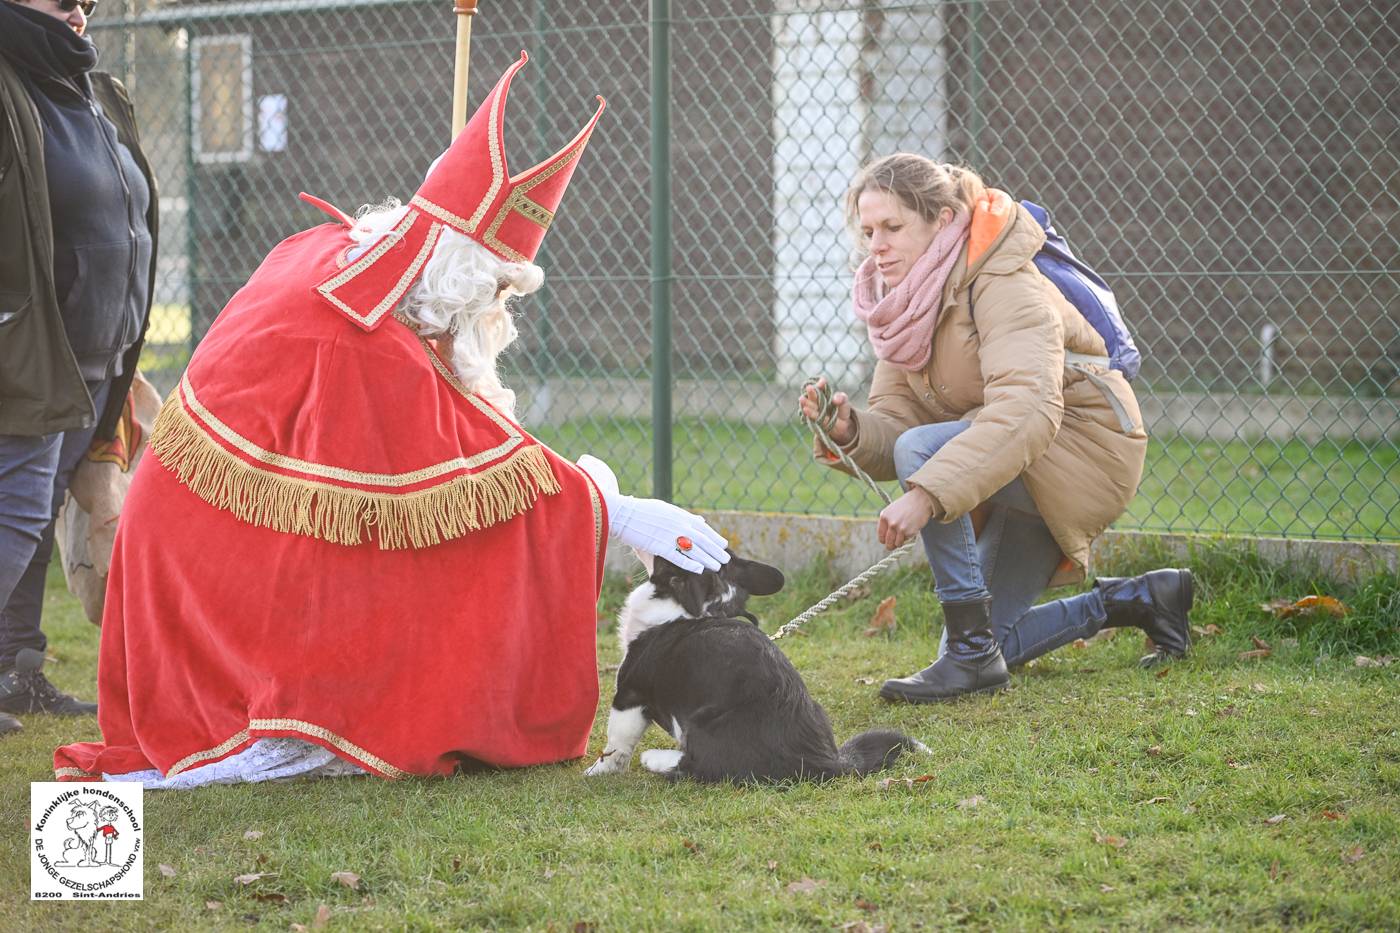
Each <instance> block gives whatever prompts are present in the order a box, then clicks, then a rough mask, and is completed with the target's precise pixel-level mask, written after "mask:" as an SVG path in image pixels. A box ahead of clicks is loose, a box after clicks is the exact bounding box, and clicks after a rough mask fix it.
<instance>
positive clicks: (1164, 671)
mask: <svg viewBox="0 0 1400 933" xmlns="http://www.w3.org/2000/svg"><path fill="white" fill-rule="evenodd" d="M1171 672H1172V669H1171V668H1170V667H1164V668H1162V669H1161V670H1159V671H1158V672H1157V673H1155V674H1153V675H1152V676H1153V677H1156V678H1157V679H1158V680H1161V679H1162V678H1163V677H1166V676H1167V675H1168V674H1170V673H1171Z"/></svg>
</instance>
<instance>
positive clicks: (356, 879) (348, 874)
mask: <svg viewBox="0 0 1400 933" xmlns="http://www.w3.org/2000/svg"><path fill="white" fill-rule="evenodd" d="M331 880H332V881H335V882H338V883H340V884H343V885H345V886H346V887H347V888H350V889H351V890H352V891H358V890H360V876H359V875H357V874H355V873H354V872H353V871H333V872H331Z"/></svg>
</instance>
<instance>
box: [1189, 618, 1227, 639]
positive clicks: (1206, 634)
mask: <svg viewBox="0 0 1400 933" xmlns="http://www.w3.org/2000/svg"><path fill="white" fill-rule="evenodd" d="M1191 631H1192V632H1194V633H1195V634H1196V637H1197V638H1211V637H1214V636H1216V635H1219V634H1220V626H1218V625H1216V624H1215V623H1214V622H1212V623H1210V624H1209V625H1207V626H1206V627H1205V628H1202V627H1201V626H1199V625H1193V626H1191Z"/></svg>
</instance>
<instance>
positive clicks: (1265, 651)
mask: <svg viewBox="0 0 1400 933" xmlns="http://www.w3.org/2000/svg"><path fill="white" fill-rule="evenodd" d="M1271 654H1273V651H1272V650H1271V649H1269V648H1255V649H1254V650H1253V651H1241V652H1240V653H1239V659H1240V660H1241V661H1257V660H1259V659H1260V658H1267V657H1268V656H1269V655H1271Z"/></svg>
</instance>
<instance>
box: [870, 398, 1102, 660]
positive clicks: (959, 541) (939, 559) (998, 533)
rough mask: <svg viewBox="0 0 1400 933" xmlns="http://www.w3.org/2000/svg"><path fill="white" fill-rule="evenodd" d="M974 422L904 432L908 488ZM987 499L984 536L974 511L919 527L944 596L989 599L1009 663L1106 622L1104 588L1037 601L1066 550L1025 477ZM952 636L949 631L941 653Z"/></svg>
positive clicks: (899, 453)
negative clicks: (988, 510) (976, 526)
mask: <svg viewBox="0 0 1400 933" xmlns="http://www.w3.org/2000/svg"><path fill="white" fill-rule="evenodd" d="M970 426H971V425H970V424H969V423H968V422H966V421H953V422H946V423H942V424H926V425H921V426H919V427H917V428H910V429H909V430H908V431H905V432H904V433H903V434H901V435H900V436H899V440H898V441H897V442H896V443H895V446H894V466H895V472H896V474H897V475H898V476H899V481H900V483H901V485H904V486H905V487H906V488H907V485H908V484H907V482H906V481H907V480H908V479H909V477H910V476H912V475H913V474H914V473H915V472H917V471H918V469H919V468H920V467H922V466H923V465H924V464H925V463H927V462H928V461H929V460H930V459H932V457H933V456H934V454H936V453H938V451H939V449H940V448H942V447H943V445H944V444H946V443H948V442H949V441H950V440H952V439H953V438H954V437H957V436H958V435H959V434H961V433H962V432H963V431H966V430H967V429H968V428H969V427H970ZM987 503H988V504H989V505H990V506H991V515H990V516H989V518H988V520H987V524H986V526H985V527H984V528H983V529H982V535H981V537H978V536H977V535H976V534H974V532H973V529H972V519H971V518H970V517H968V516H967V515H963V516H961V517H960V518H957V519H955V520H954V521H951V522H947V523H944V522H940V521H937V520H934V521H931V522H929V523H928V524H927V525H925V526H924V528H923V530H922V531H921V532H920V533H919V536H920V537H921V538H922V539H923V544H924V554H925V555H926V556H927V557H928V562H929V566H930V567H931V568H933V580H934V588H935V590H936V591H937V593H938V599H939V601H940V602H966V601H971V600H984V599H990V600H991V610H990V612H991V621H992V633H993V635H994V636H995V637H996V640H997V642H998V643H999V644H1000V645H1001V651H1002V655H1003V656H1004V657H1005V658H1006V663H1007V664H1010V665H1015V664H1024V663H1025V662H1027V661H1029V660H1031V659H1032V658H1037V657H1039V656H1040V655H1042V654H1045V653H1046V652H1047V651H1051V650H1053V649H1055V648H1058V647H1060V646H1061V645H1067V644H1069V643H1070V642H1072V641H1074V640H1075V639H1077V638H1087V637H1088V636H1089V635H1092V634H1094V633H1095V632H1097V631H1098V630H1099V629H1100V628H1102V627H1103V623H1104V621H1105V619H1106V618H1107V613H1106V612H1105V610H1104V605H1103V599H1102V598H1101V597H1100V596H1099V593H1098V590H1091V591H1090V592H1088V593H1083V594H1081V595H1079V596H1071V597H1069V598H1068V599H1059V600H1055V601H1054V602H1049V603H1044V604H1042V605H1039V606H1036V605H1034V603H1035V601H1036V600H1037V599H1039V598H1040V595H1041V594H1042V593H1044V592H1045V589H1046V587H1047V586H1048V585H1049V584H1050V578H1051V577H1052V576H1053V575H1054V573H1055V568H1056V567H1058V566H1059V563H1060V559H1061V557H1062V554H1061V552H1060V546H1059V544H1057V543H1056V542H1055V538H1054V536H1053V535H1051V534H1050V529H1049V528H1047V527H1046V525H1045V522H1044V521H1043V520H1042V519H1041V517H1040V512H1039V511H1037V509H1036V507H1035V501H1034V500H1032V499H1031V496H1030V493H1029V492H1027V491H1026V485H1025V483H1023V482H1022V481H1021V479H1020V477H1017V478H1016V479H1013V480H1012V481H1011V482H1009V483H1007V484H1006V485H1005V486H1003V487H1002V488H1001V489H999V490H997V491H996V492H994V493H992V495H991V497H990V498H988V500H987ZM947 637H948V636H947V632H944V635H943V643H942V644H941V645H940V646H939V652H938V653H939V655H940V656H941V655H942V654H943V651H944V650H945V649H946V646H947Z"/></svg>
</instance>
